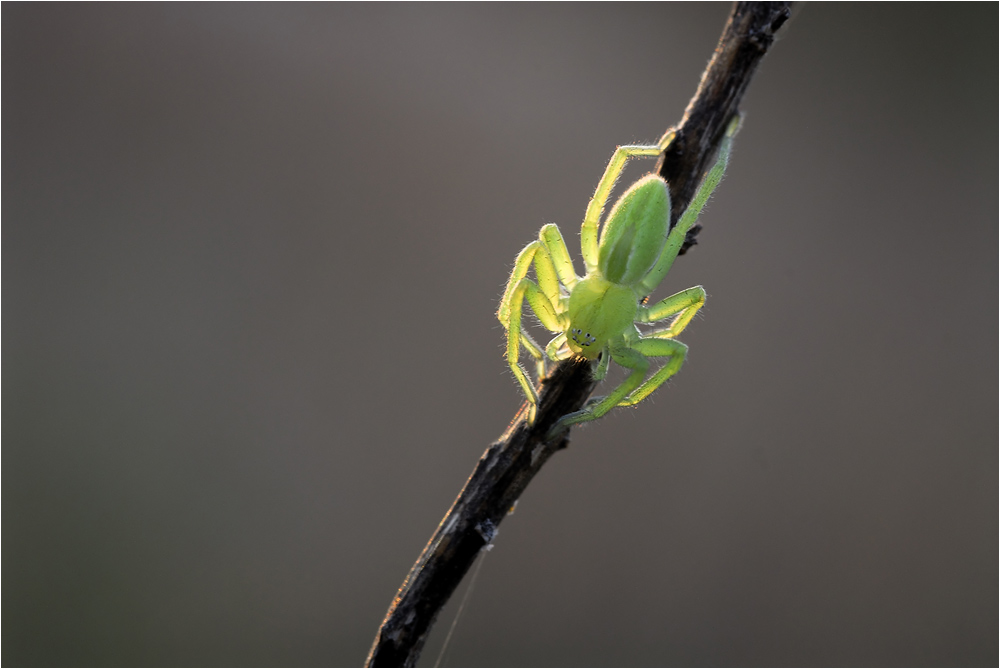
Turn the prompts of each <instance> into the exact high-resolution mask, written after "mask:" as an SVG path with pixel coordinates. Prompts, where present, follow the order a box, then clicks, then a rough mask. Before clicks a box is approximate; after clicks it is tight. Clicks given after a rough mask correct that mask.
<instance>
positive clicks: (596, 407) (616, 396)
mask: <svg viewBox="0 0 1000 669" xmlns="http://www.w3.org/2000/svg"><path fill="white" fill-rule="evenodd" d="M662 341H665V342H670V343H676V342H673V341H672V340H670V339H664V340H662ZM640 342H641V340H640ZM682 346H683V344H682ZM610 353H611V357H612V358H614V361H615V362H617V363H618V364H619V365H621V366H622V367H624V368H625V369H630V370H632V373H631V374H629V375H628V377H627V378H626V379H625V380H624V381H622V383H621V385H619V386H618V387H617V388H615V389H614V390H612V391H611V394H609V395H608V396H606V397H601V398H599V399H594V400H591V401H590V402H589V403H588V404H587V405H586V406H585V407H584V408H583V409H581V410H580V411H574V412H573V413H569V414H566V415H565V416H563V417H562V418H560V419H559V420H558V421H556V423H555V425H553V426H552V429H551V430H549V436H550V437H552V436H555V434H556V433H557V432H559V431H560V430H562V429H563V428H565V427H568V426H570V425H573V424H575V423H583V422H586V421H590V420H596V419H598V418H600V417H601V416H603V415H604V414H606V413H607V412H609V411H611V410H612V409H614V408H615V407H616V406H618V405H619V404H621V403H622V402H623V401H624V400H626V398H628V396H629V395H630V394H632V393H633V391H635V390H636V389H637V388H639V387H640V386H641V384H642V380H643V379H644V378H645V377H646V372H647V371H649V359H648V358H646V356H645V355H643V354H642V352H640V351H639V349H637V348H635V345H634V344H632V345H629V344H626V343H625V342H624V341H621V342H620V345H619V346H612V347H610ZM606 369H607V367H606V366H605V370H606ZM660 383H662V381H661V382H660ZM649 392H652V390H650V391H649ZM647 394H648V393H647Z"/></svg>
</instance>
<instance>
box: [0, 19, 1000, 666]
mask: <svg viewBox="0 0 1000 669" xmlns="http://www.w3.org/2000/svg"><path fill="white" fill-rule="evenodd" d="M2 12H3V47H2V49H3V100H4V107H3V111H4V114H3V139H4V140H5V141H4V144H3V195H4V198H3V279H4V282H3V300H4V309H3V313H4V315H6V316H7V318H6V320H5V321H4V326H3V358H4V360H6V363H7V364H6V365H4V367H3V419H4V422H3V651H2V652H3V658H2V660H3V664H5V665H32V664H53V665H80V664H97V665H118V664H142V665H162V664H168V665H175V664H176V665H189V664H194V665H331V664H332V665H358V664H360V663H361V662H362V661H363V660H364V657H365V655H366V653H367V651H368V648H369V645H370V643H371V640H372V638H373V636H374V634H375V631H376V628H377V626H378V624H379V622H380V620H381V618H382V616H383V615H384V614H385V611H386V608H387V607H388V605H389V603H390V600H391V599H392V597H393V595H394V593H395V591H396V589H397V587H398V586H399V585H400V583H401V581H402V579H403V577H404V576H405V575H406V573H407V571H408V569H409V568H410V566H411V564H412V563H413V561H414V560H415V559H416V557H417V555H418V554H419V552H420V550H421V548H422V547H423V545H424V543H425V541H426V540H427V539H428V537H429V536H430V534H431V532H432V531H433V530H434V528H435V526H436V524H437V522H438V521H439V519H440V518H441V516H442V515H443V514H444V512H445V510H446V509H447V507H448V506H449V505H450V503H451V501H452V500H453V498H454V496H455V495H456V494H457V492H458V490H459V488H460V487H461V486H462V484H463V483H464V481H465V479H466V477H467V476H468V475H469V473H470V472H471V471H472V468H473V466H474V465H475V463H476V460H477V459H478V458H479V456H480V454H481V453H482V451H483V450H484V448H485V447H486V446H487V445H488V444H489V443H490V442H491V441H492V440H494V439H495V438H496V437H497V436H498V435H499V434H500V433H501V432H502V431H503V430H504V428H505V427H506V425H507V422H508V421H509V420H510V418H511V417H512V416H513V414H514V413H515V411H516V410H517V408H518V406H519V404H520V396H519V391H518V388H517V386H516V384H515V383H514V381H513V379H512V377H511V376H510V374H509V371H508V370H507V368H506V366H505V363H504V360H503V339H504V337H503V331H502V329H501V328H500V326H499V324H498V323H497V322H496V320H495V317H494V310H495V308H496V304H497V300H498V298H499V296H500V294H501V291H502V289H503V285H504V283H505V281H506V278H507V272H508V271H509V269H510V266H511V264H512V262H513V260H514V256H515V254H516V253H517V251H518V250H519V249H520V248H521V247H522V246H523V245H524V244H525V243H527V242H528V241H529V240H530V239H531V238H532V237H533V236H534V235H535V234H536V233H537V230H538V228H539V227H540V226H541V225H542V224H544V223H546V222H550V221H554V222H557V223H559V224H560V225H561V226H562V229H563V231H564V232H565V233H566V235H567V238H568V240H569V242H570V246H571V250H572V252H573V253H574V255H576V254H577V252H578V250H577V249H578V245H577V243H576V241H575V238H576V234H577V231H578V225H579V222H580V219H581V217H582V215H583V210H584V207H585V205H586V202H587V199H588V198H589V196H590V195H591V193H592V191H593V188H594V186H595V184H596V183H597V179H598V177H599V176H600V174H601V172H602V170H603V168H604V166H605V163H606V161H607V160H608V158H609V157H610V154H611V152H612V150H613V148H614V146H615V145H616V144H620V143H628V142H634V141H646V140H655V139H656V138H657V137H659V135H660V134H661V133H662V132H663V131H664V130H665V129H666V128H667V127H668V126H669V125H671V124H672V123H675V122H676V121H677V120H679V118H680V117H681V115H682V113H683V110H684V107H685V106H686V104H687V101H688V99H689V98H690V96H691V95H692V94H693V92H694V90H695V88H696V86H697V84H698V80H699V76H700V73H701V72H702V69H703V68H704V66H705V64H706V62H707V60H708V59H709V57H710V56H711V53H712V49H713V48H714V46H715V44H716V40H717V38H718V35H719V33H720V31H721V29H722V26H723V23H724V21H725V19H726V16H727V14H728V12H729V7H728V5H724V4H704V5H684V4H674V3H668V4H656V5H650V4H646V5H624V4H616V5H611V6H608V5H573V4H560V5H472V6H470V5H352V4H335V5H313V4H309V5H277V6H276V5H270V4H254V5H231V4H225V5H217V4H216V5H197V4H196V5H190V4H184V5H166V6H164V5H145V4H144V5H119V4H114V5H71V6H67V5H36V4H9V3H4V6H3V9H2ZM997 19H998V9H997V6H996V5H994V4H978V5H951V4H949V5H936V4H922V5H901V4H893V5H862V6H857V5H824V4H815V5H814V4H809V5H804V6H799V7H797V8H796V10H795V13H794V15H793V18H792V20H791V21H790V22H789V23H788V24H787V25H786V27H785V28H784V29H783V31H782V33H781V36H780V39H779V41H778V42H777V43H776V45H775V46H774V48H773V49H772V51H771V53H770V54H769V55H768V56H767V58H766V59H765V60H764V62H763V65H762V67H761V68H760V70H759V72H758V74H757V76H756V78H755V80H754V81H753V83H752V85H751V87H750V89H749V93H748V95H747V96H746V98H745V101H744V104H743V109H744V111H745V114H746V122H745V124H744V127H743V131H742V133H741V134H740V135H739V137H738V140H737V142H736V145H735V151H734V155H733V158H732V162H731V167H730V170H729V172H728V175H727V178H726V180H725V181H724V182H723V184H722V186H721V187H720V188H719V190H718V191H717V194H716V196H715V197H714V198H713V201H712V202H711V203H710V206H709V208H708V210H707V211H706V213H705V215H704V217H703V219H702V220H703V223H704V225H705V229H704V231H703V233H702V235H701V236H700V242H701V243H700V245H699V246H697V247H696V248H695V249H694V250H693V251H692V252H691V253H690V254H688V255H687V256H685V257H684V258H682V259H681V260H680V261H679V262H678V263H677V265H676V266H675V269H674V271H673V272H672V273H671V274H670V276H669V277H668V278H667V280H666V282H665V283H664V286H663V288H662V289H661V292H660V293H659V294H660V295H666V294H668V293H669V292H672V291H675V290H678V289H681V288H685V287H688V286H690V285H695V284H703V285H705V287H706V288H707V290H708V293H709V300H708V304H707V307H706V308H705V309H704V311H703V312H702V313H701V315H700V316H699V318H698V319H697V320H696V321H695V322H694V323H693V324H692V326H691V327H690V328H689V329H688V331H687V332H686V333H685V336H684V340H685V341H686V342H687V343H688V344H689V345H690V346H691V355H690V358H689V360H688V362H687V364H686V365H685V367H684V369H683V370H682V372H681V373H680V375H679V376H678V377H677V378H676V379H675V380H674V381H673V382H672V383H671V384H670V386H669V387H667V388H665V389H663V390H661V391H659V392H658V393H656V395H655V396H654V397H652V398H651V399H650V400H649V401H647V402H644V403H643V404H642V405H640V406H639V407H637V408H636V409H633V410H621V411H619V412H617V413H614V414H613V415H611V416H609V417H607V418H605V419H604V420H602V421H600V422H598V423H594V424H592V425H589V426H587V427H585V428H583V429H577V430H575V431H574V434H573V439H572V444H571V446H570V448H569V449H568V450H566V451H563V452H561V453H560V454H559V455H557V456H556V457H555V458H554V459H553V460H552V461H551V462H550V463H549V464H548V465H547V466H546V468H545V470H543V472H542V473H541V475H540V476H539V477H538V478H537V479H536V480H535V481H534V483H533V484H532V486H531V487H530V488H529V489H528V491H527V493H526V494H525V495H524V497H523V498H522V499H521V501H520V504H519V505H518V507H517V511H516V513H515V514H514V515H513V516H511V517H509V518H508V519H507V520H506V521H505V522H504V524H503V526H502V527H501V528H500V533H499V536H498V537H497V540H496V545H495V548H494V549H493V551H492V552H490V553H489V554H488V557H487V558H486V559H485V561H484V562H483V565H482V570H481V572H480V573H479V577H478V580H477V584H476V587H475V589H474V591H473V592H472V594H471V596H470V597H469V600H468V603H467V605H466V607H465V610H464V612H463V614H462V617H461V618H460V620H459V622H458V625H457V627H456V629H455V634H454V636H453V639H452V643H451V644H450V647H449V649H448V654H447V656H446V657H445V660H444V662H445V664H452V665H482V666H495V665H513V666H518V665H560V666H561V665H583V666H594V665H675V664H685V665H711V664H722V665H775V664H777V665H798V664H807V665H839V664H862V665H879V664H887V665H928V664H930V665H975V664H984V665H996V664H997V662H998V654H997V648H998V644H997V642H998V634H997V625H998V620H997V611H998V609H997V591H998V577H997V573H998V571H997V564H998V522H997V521H998V515H997V493H998V474H997V471H998V457H997V441H998V439H997V437H998V428H997V400H998V394H997V369H998V360H997V339H995V338H994V337H997V322H998V308H997V304H998V301H997V298H998V293H997V285H998V273H997V268H998V263H997V258H998V255H997V248H998V206H997V201H998V197H997V196H998V187H997V183H998V174H997V145H998V136H997V135H998V132H997V121H998V113H997V100H998V94H997V93H998V91H997V88H998V84H997V76H996V61H995V60H994V59H995V57H996V53H997V47H998V43H997V42H998V40H997V35H998V33H997V29H996V25H997ZM652 165H653V163H652V161H649V162H647V163H645V164H643V165H639V166H637V167H636V168H635V169H634V170H632V171H631V172H629V176H630V177H635V176H638V175H639V174H641V173H642V172H643V171H644V170H648V169H651V168H652ZM461 592H462V591H461V590H460V592H459V594H461ZM457 599H458V598H457V597H456V600H455V601H453V602H452V603H451V604H449V608H448V609H447V610H446V612H445V613H444V614H443V615H442V617H441V619H440V620H439V622H438V625H437V627H436V629H435V630H434V634H433V637H432V638H431V640H430V642H429V644H428V647H427V649H426V651H425V655H424V658H423V662H424V664H425V665H426V666H429V665H431V664H433V662H434V660H435V658H436V657H437V654H438V651H439V649H440V647H441V645H442V641H443V638H444V636H445V633H446V632H447V629H448V627H449V625H450V624H451V621H452V618H453V616H454V611H455V609H456V608H457Z"/></svg>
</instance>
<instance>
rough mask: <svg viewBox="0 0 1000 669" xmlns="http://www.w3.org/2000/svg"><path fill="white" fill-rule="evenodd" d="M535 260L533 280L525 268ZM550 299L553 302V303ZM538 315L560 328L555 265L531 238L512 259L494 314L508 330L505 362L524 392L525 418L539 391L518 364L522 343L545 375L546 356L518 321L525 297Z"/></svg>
mask: <svg viewBox="0 0 1000 669" xmlns="http://www.w3.org/2000/svg"><path fill="white" fill-rule="evenodd" d="M532 261H534V267H535V276H536V277H537V278H538V283H537V284H536V283H535V282H534V281H532V280H531V279H529V278H527V273H528V269H529V268H530V266H531V264H532ZM553 299H554V300H555V302H554V303H553ZM525 300H527V301H528V306H529V307H530V308H531V310H532V311H533V312H534V313H535V315H536V316H537V317H538V320H539V322H541V324H542V325H543V326H544V327H546V328H547V329H549V330H551V331H552V332H561V331H562V330H563V326H562V318H561V311H562V302H561V295H560V289H559V280H558V278H557V274H556V269H555V266H554V265H553V264H552V258H551V256H550V255H549V252H548V250H547V249H546V248H545V245H544V244H543V242H541V241H534V242H531V243H530V244H528V245H527V246H525V247H524V249H522V250H521V252H520V253H519V254H518V256H517V260H515V261H514V269H513V271H512V272H511V275H510V279H509V281H508V282H507V288H506V289H505V290H504V296H503V298H502V299H501V300H500V308H499V309H498V310H497V318H498V319H499V320H500V323H501V324H502V325H503V326H504V328H506V330H507V364H508V365H510V369H511V372H513V374H514V378H516V379H517V382H518V383H519V384H520V385H521V389H522V390H523V391H524V395H525V397H526V398H527V400H528V403H529V404H530V405H531V406H530V407H529V413H528V420H529V421H532V420H534V416H535V407H536V405H537V404H538V393H537V392H536V391H535V387H534V386H533V385H532V383H531V380H530V378H529V376H528V373H527V371H525V369H524V367H522V366H521V364H520V361H519V360H520V353H521V346H524V348H525V349H526V350H527V351H528V353H530V354H531V356H532V357H534V358H535V363H536V366H537V367H536V371H537V373H538V375H539V377H541V376H544V375H545V356H544V354H543V352H542V349H541V347H540V346H539V345H538V344H537V343H535V341H534V340H533V339H532V338H531V337H530V336H529V335H528V333H527V332H526V331H525V330H524V328H523V326H522V325H521V312H522V307H523V306H524V301H525Z"/></svg>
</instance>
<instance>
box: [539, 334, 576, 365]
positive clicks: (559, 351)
mask: <svg viewBox="0 0 1000 669" xmlns="http://www.w3.org/2000/svg"><path fill="white" fill-rule="evenodd" d="M565 347H566V333H565V332H563V333H562V334H557V335H556V336H555V337H553V338H552V341H550V342H549V343H548V346H546V347H545V355H547V356H549V358H550V359H552V360H555V361H557V362H558V361H559V360H566V359H567V358H572V357H573V352H572V351H571V350H569V349H568V348H565Z"/></svg>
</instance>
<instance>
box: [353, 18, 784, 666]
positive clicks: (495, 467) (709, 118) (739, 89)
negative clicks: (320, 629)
mask: <svg viewBox="0 0 1000 669" xmlns="http://www.w3.org/2000/svg"><path fill="white" fill-rule="evenodd" d="M790 4H791V3H786V2H773V3H770V2H739V3H737V4H736V5H735V6H734V8H733V12H732V14H731V15H730V17H729V22H728V23H727V24H726V28H725V31H724V32H723V34H722V38H721V40H720V41H719V45H718V47H717V48H716V50H715V56H714V57H713V58H712V61H711V62H710V63H709V65H708V69H706V70H705V74H704V75H703V76H702V80H701V85H700V86H699V87H698V92H697V93H696V94H695V96H694V98H693V99H692V100H691V103H690V104H689V105H688V108H687V111H686V112H685V114H684V118H683V120H682V121H681V123H680V125H679V126H678V128H677V130H676V132H677V135H676V138H675V139H674V141H673V143H672V144H671V145H670V147H669V148H668V149H667V151H666V152H665V154H664V155H663V157H662V158H661V159H660V164H659V166H658V168H657V169H658V171H659V173H660V174H661V175H663V177H664V178H665V179H666V180H667V183H668V184H669V185H670V195H671V197H672V201H673V211H672V219H673V220H674V221H676V220H677V218H678V217H679V216H680V214H682V213H683V212H684V210H685V209H686V208H687V206H688V204H689V203H690V201H691V198H692V196H693V195H694V192H695V189H696V188H697V185H698V182H699V181H700V178H701V175H702V173H703V172H704V171H705V169H706V167H707V165H708V162H709V160H711V158H712V157H713V154H714V152H715V146H716V145H717V143H718V141H719V139H720V138H721V136H722V133H723V132H724V131H725V129H726V126H727V124H728V122H729V120H730V119H731V118H732V117H733V115H734V114H736V113H737V112H738V107H739V102H740V99H741V98H742V96H743V92H744V91H745V90H746V87H747V85H748V84H749V83H750V78H751V76H752V75H753V73H754V71H755V70H756V68H757V65H758V63H759V62H760V59H761V58H762V57H763V55H764V53H765V52H766V51H767V49H768V47H770V45H771V43H772V42H773V41H774V33H775V32H776V31H777V30H778V28H779V27H781V25H782V24H783V23H784V22H785V20H786V19H787V18H788V15H789V9H790ZM696 233H697V227H696V228H695V229H693V230H692V231H691V232H690V233H689V235H688V240H687V243H686V244H685V249H687V248H688V247H690V246H691V245H692V244H694V243H695V242H694V234H696ZM590 372H591V368H590V365H589V363H587V362H586V361H576V360H568V361H565V362H562V363H560V364H558V365H556V367H555V368H554V369H553V370H552V372H551V373H550V374H549V375H548V376H547V377H546V378H545V379H543V380H542V382H541V386H542V388H541V393H540V401H539V406H538V415H537V418H536V420H535V423H534V424H533V425H528V424H527V423H526V422H525V420H524V414H525V407H522V408H521V411H520V412H519V413H518V415H517V416H515V418H514V420H513V421H512V422H511V425H510V427H509V428H508V429H507V432H506V433H504V435H503V436H502V437H501V438H500V439H499V440H498V441H497V442H496V443H494V444H493V445H492V446H490V447H489V448H488V449H487V450H486V452H485V453H484V454H483V456H482V458H480V460H479V463H478V464H477V465H476V468H475V470H474V471H473V472H472V476H470V477H469V480H468V481H467V482H466V484H465V487H464V488H463V489H462V491H461V492H460V493H459V495H458V499H456V500H455V503H454V504H453V505H452V507H451V509H449V510H448V513H447V514H446V515H445V517H444V519H443V520H442V521H441V524H440V525H438V528H437V530H436V531H435V532H434V536H433V537H431V540H430V542H429V543H428V544H427V546H426V547H425V548H424V551H423V553H421V555H420V558H419V559H418V560H417V563H416V564H415V565H413V568H412V569H411V570H410V573H409V575H408V576H407V577H406V580H405V581H404V582H403V585H402V587H401V588H400V589H399V592H398V593H397V594H396V597H395V599H394V600H393V602H392V605H391V606H390V607H389V612H388V613H387V614H386V617H385V620H384V621H383V622H382V626H381V627H380V628H379V631H378V635H377V636H376V637H375V643H374V644H373V646H372V649H371V652H370V653H369V655H368V661H367V664H366V666H371V667H376V666H385V667H388V666H407V667H412V666H415V665H416V662H417V659H418V658H419V656H420V651H421V650H422V649H423V646H424V642H425V641H426V639H427V635H428V633H429V632H430V629H431V626H432V625H433V623H434V620H435V618H437V615H438V613H439V612H440V610H441V608H442V607H443V606H444V604H445V602H447V601H448V598H449V597H450V596H451V594H452V593H453V592H454V591H455V588H456V587H458V584H459V583H460V582H461V580H462V578H463V577H464V576H465V573H466V572H467V571H468V569H469V567H470V566H471V565H472V563H473V562H474V561H475V558H476V556H477V555H478V554H479V551H481V550H483V548H484V547H487V546H489V545H490V544H491V541H492V539H493V536H494V535H495V534H496V531H497V527H498V526H499V525H500V523H501V522H502V521H503V519H504V517H505V516H506V515H507V513H508V512H509V511H510V509H511V507H512V506H513V505H514V503H515V502H517V500H518V498H519V497H520V496H521V493H523V492H524V489H525V487H527V485H528V483H529V482H530V481H531V479H532V478H533V477H534V476H535V474H536V473H537V472H538V471H539V470H540V469H541V468H542V465H544V464H545V462H546V461H547V460H548V459H549V457H551V456H552V454H553V453H555V452H556V451H558V450H560V449H563V448H565V447H566V446H567V444H568V434H569V433H568V430H567V431H566V432H563V433H562V434H561V435H559V436H558V437H556V438H554V439H552V440H549V441H546V439H545V436H546V432H547V431H548V430H549V428H550V427H551V426H552V425H553V424H554V423H555V421H557V420H558V419H559V418H560V417H562V416H564V415H566V414H567V413H570V412H573V411H577V410H579V409H580V408H581V407H583V405H584V403H585V402H586V401H587V399H588V398H589V397H590V393H591V391H593V389H594V385H595V383H594V381H593V380H592V379H591V375H590Z"/></svg>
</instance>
